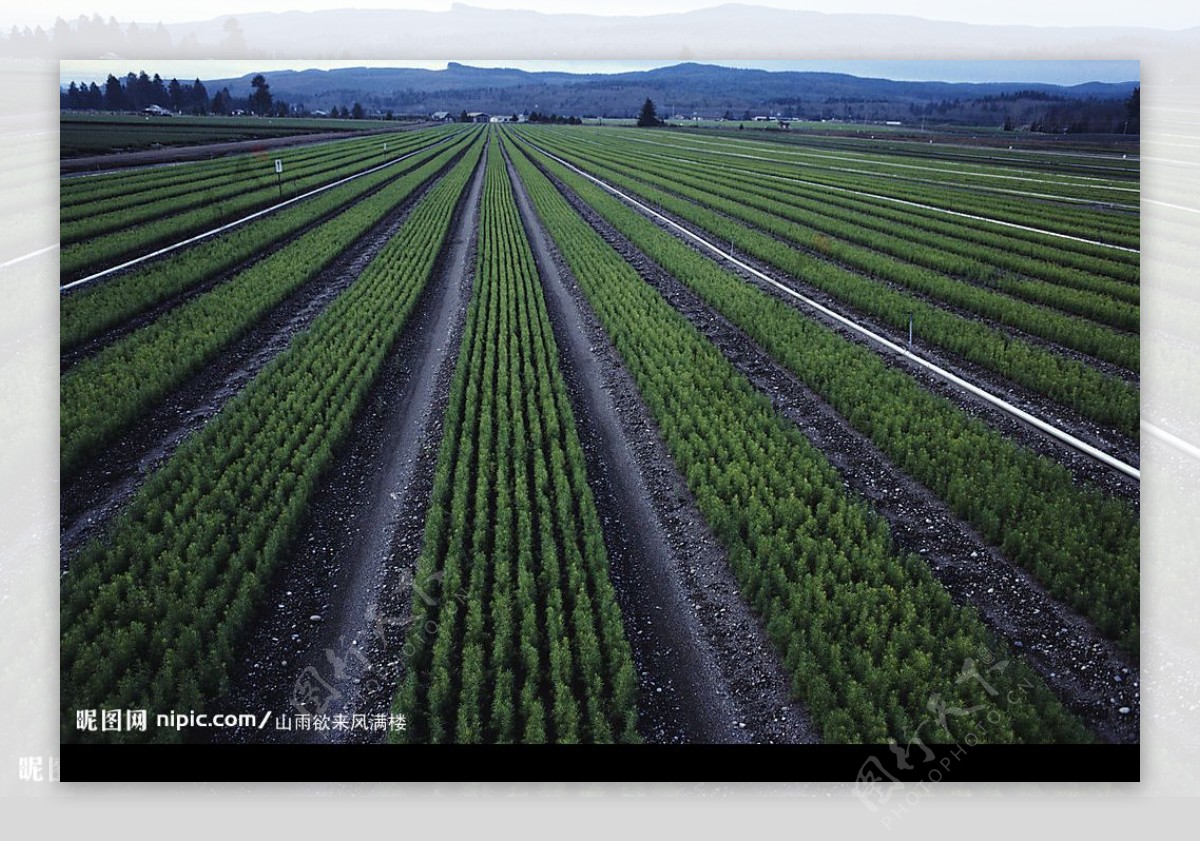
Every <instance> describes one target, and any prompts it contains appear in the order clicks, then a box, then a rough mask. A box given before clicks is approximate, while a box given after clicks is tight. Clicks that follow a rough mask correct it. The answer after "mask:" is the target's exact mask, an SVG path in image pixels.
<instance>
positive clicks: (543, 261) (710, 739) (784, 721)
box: [509, 164, 820, 743]
mask: <svg viewBox="0 0 1200 842" xmlns="http://www.w3.org/2000/svg"><path fill="white" fill-rule="evenodd" d="M509 173H510V177H511V178H512V180H513V184H514V187H515V192H516V196H517V205H518V208H519V210H520V212H521V217H522V220H523V221H524V223H525V227H526V231H527V233H528V234H529V239H530V243H531V245H532V246H533V251H534V256H535V259H536V261H537V265H538V269H539V272H540V274H541V276H542V285H543V289H544V290H545V293H546V302H547V305H548V307H549V310H550V315H551V322H552V324H553V327H554V332H555V338H556V340H557V343H558V345H559V352H560V362H561V364H562V369H563V373H564V375H565V377H566V380H567V384H568V393H569V396H570V399H571V403H572V410H573V412H574V414H575V419H576V423H577V425H578V428H579V433H580V436H581V438H582V441H583V445H584V451H585V454H586V456H587V463H588V464H587V467H588V479H589V483H590V484H591V486H592V490H593V493H594V495H595V497H596V502H597V506H598V508H599V511H600V515H601V518H602V521H603V524H604V531H605V545H606V547H607V549H608V553H609V559H610V563H611V569H612V576H613V582H614V585H615V587H616V589H617V595H618V601H619V602H620V605H621V611H622V616H623V618H624V621H625V629H626V635H627V637H628V638H629V641H630V643H631V645H632V647H633V652H634V659H635V661H636V663H637V667H638V675H639V697H638V709H639V712H640V720H639V728H640V730H641V732H642V735H643V737H644V738H645V739H646V740H647V741H648V742H671V743H680V742H684V743H730V742H733V743H739V742H754V743H814V742H818V741H819V739H820V738H819V735H818V733H817V731H816V729H815V728H814V727H813V726H812V724H811V722H810V721H809V719H808V716H807V714H806V712H805V711H804V710H803V709H802V708H801V707H800V706H799V705H798V704H797V703H796V702H795V701H794V700H792V699H791V697H790V692H789V690H790V686H791V685H790V681H789V679H788V677H787V675H786V673H785V671H784V669H783V667H782V664H781V663H780V662H779V659H778V658H777V656H776V654H775V650H774V647H773V646H772V645H771V642H770V639H769V638H768V637H767V634H766V630H765V628H764V627H763V625H762V623H761V622H760V621H759V620H758V618H757V617H755V616H754V615H753V614H752V613H751V612H750V610H749V608H748V607H747V606H746V604H745V602H744V601H743V600H742V599H741V597H740V596H739V592H738V586H737V583H736V582H735V581H734V578H733V574H732V572H731V571H730V568H729V564H728V560H727V558H726V555H725V552H724V550H723V548H722V547H721V546H720V544H719V543H718V542H717V541H716V539H715V538H714V537H713V535H712V533H711V532H710V531H709V529H708V527H707V525H706V524H705V522H704V519H703V517H702V515H701V514H700V511H699V509H698V508H697V506H696V503H695V500H694V499H693V498H692V496H691V493H690V492H689V491H688V488H687V484H686V482H685V481H684V479H683V478H682V476H680V474H679V472H678V471H677V470H676V469H675V466H674V462H673V461H672V459H671V457H670V455H669V454H668V452H667V449H666V446H665V445H664V444H663V442H662V439H661V437H660V436H659V433H658V429H657V427H656V425H655V423H654V421H653V419H652V417H651V415H650V412H649V410H648V408H647V407H646V406H645V404H644V403H643V401H642V399H641V396H640V394H639V393H638V390H637V387H636V385H635V384H634V382H633V378H632V376H631V375H630V374H629V372H628V370H627V369H626V368H625V366H624V364H623V363H622V361H621V358H620V355H619V354H618V353H617V352H616V349H615V348H613V346H612V344H611V342H610V340H609V339H608V336H607V334H606V333H605V332H604V329H603V327H602V326H601V324H600V322H599V320H598V319H597V317H596V316H595V314H594V313H593V312H592V310H591V308H590V306H589V305H588V303H587V301H586V299H585V298H584V296H583V294H582V292H581V290H580V289H579V286H578V283H577V281H576V279H575V278H574V276H573V275H572V274H571V272H570V269H569V268H568V267H567V266H566V264H565V262H564V261H563V260H562V257H561V255H560V254H559V253H558V252H557V249H556V248H555V247H554V244H553V241H552V240H551V239H550V237H549V236H548V235H547V234H546V232H545V231H544V230H543V228H542V226H541V223H540V222H539V221H538V218H537V216H536V213H535V212H534V210H533V208H532V205H531V204H530V202H529V199H528V196H527V195H526V193H525V190H524V187H523V185H522V184H521V182H520V180H519V178H518V177H517V176H516V173H515V171H514V170H513V169H512V168H511V164H510V169H509Z"/></svg>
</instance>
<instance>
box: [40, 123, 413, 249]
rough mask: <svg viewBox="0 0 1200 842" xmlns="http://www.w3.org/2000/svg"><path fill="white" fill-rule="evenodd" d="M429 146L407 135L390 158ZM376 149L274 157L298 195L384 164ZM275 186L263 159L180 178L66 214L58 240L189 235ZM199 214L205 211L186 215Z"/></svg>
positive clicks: (268, 196)
mask: <svg viewBox="0 0 1200 842" xmlns="http://www.w3.org/2000/svg"><path fill="white" fill-rule="evenodd" d="M427 142H429V139H428V138H426V137H422V136H419V135H405V136H403V137H402V138H401V142H400V143H398V144H394V145H395V147H396V148H395V149H393V150H391V154H392V155H393V156H395V155H400V154H403V153H404V152H407V151H410V150H412V149H414V148H418V147H420V146H422V145H424V143H427ZM379 148H380V147H379V146H378V145H376V144H371V146H370V147H368V148H367V149H364V148H362V144H361V143H360V144H358V145H357V146H356V147H346V146H341V145H338V146H335V147H334V148H333V149H332V150H329V149H323V148H321V147H319V146H318V147H311V148H308V149H303V148H302V149H301V150H300V151H299V152H298V153H297V152H292V153H290V154H289V153H284V152H277V153H275V154H276V155H280V156H282V157H281V160H286V164H287V166H286V175H287V188H288V191H289V192H291V193H302V192H304V191H305V190H308V189H309V188H312V187H319V186H320V185H322V184H328V183H329V182H331V181H336V180H337V179H339V178H342V177H344V176H347V175H352V174H353V173H355V172H357V171H359V170H362V169H367V168H369V167H371V166H374V165H378V164H380V163H382V162H383V160H382V159H381V157H380V155H379ZM368 149H369V151H368ZM372 153H373V154H372ZM278 182H279V177H277V176H276V174H275V168H274V165H273V163H272V159H270V158H265V159H263V160H262V161H261V162H259V164H258V166H255V167H254V168H253V169H252V170H251V171H249V172H245V173H227V174H222V175H221V176H219V177H216V178H210V179H201V178H193V179H190V180H188V179H183V180H181V183H178V182H177V183H175V184H171V185H165V186H162V187H158V188H156V189H153V190H146V191H141V192H139V193H137V194H134V195H131V194H125V195H123V196H121V197H120V198H119V200H114V199H105V200H102V201H100V202H89V203H87V205H85V206H84V207H82V208H80V209H79V211H80V214H79V216H78V217H77V218H75V219H68V218H67V214H66V213H65V212H64V213H63V214H62V215H60V220H59V224H60V228H59V240H60V242H61V243H62V245H63V246H64V247H65V246H72V245H74V244H76V243H80V242H83V241H86V240H94V239H96V238H98V237H101V236H104V235H108V234H114V233H116V232H119V231H122V230H124V229H126V228H134V227H137V226H144V225H145V224H146V223H148V222H152V221H161V222H165V221H166V220H168V219H172V218H174V219H175V220H176V223H177V225H178V226H179V232H180V234H179V235H180V236H181V237H182V236H187V234H188V233H191V232H192V231H197V230H203V228H204V227H205V226H212V225H218V224H220V223H221V222H223V221H226V220H228V219H232V218H235V215H237V214H244V213H247V212H250V211H253V210H257V209H258V208H260V207H266V206H267V205H270V204H272V203H273V202H274V201H278V200H279V193H280V192H282V191H281V189H280V187H279V186H277V183H278ZM197 209H203V210H204V211H205V212H204V213H190V214H188V213H185V212H186V211H196V210H197Z"/></svg>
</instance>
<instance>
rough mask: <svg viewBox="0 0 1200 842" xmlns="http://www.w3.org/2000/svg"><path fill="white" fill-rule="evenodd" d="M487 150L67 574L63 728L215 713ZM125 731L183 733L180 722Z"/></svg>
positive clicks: (423, 207)
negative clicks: (98, 712)
mask: <svg viewBox="0 0 1200 842" xmlns="http://www.w3.org/2000/svg"><path fill="white" fill-rule="evenodd" d="M479 153H480V146H479V145H478V144H476V145H475V146H473V147H472V150H471V151H470V152H469V153H468V154H467V156H466V157H465V158H464V159H463V160H462V161H460V162H459V163H458V164H457V165H456V166H455V168H454V169H453V170H452V171H451V172H450V173H449V174H448V175H447V176H446V177H445V178H444V179H443V180H442V181H441V182H439V184H438V185H437V186H436V187H435V188H433V189H432V190H431V191H430V192H429V193H428V194H427V195H426V196H425V197H424V198H423V199H422V200H421V202H420V203H419V204H418V205H417V207H416V208H415V209H414V210H413V212H412V214H411V216H410V217H409V219H408V220H407V222H406V223H405V225H404V226H403V228H402V229H401V230H400V232H399V233H398V234H397V235H396V237H395V238H394V239H393V240H391V241H390V242H389V243H388V245H387V246H386V247H385V248H384V250H383V251H382V252H381V253H380V254H379V256H378V257H377V258H376V259H375V260H373V261H372V262H371V264H370V265H369V266H368V267H367V268H366V270H364V272H363V274H362V276H361V278H360V279H359V281H358V282H357V283H356V284H354V285H353V286H352V287H350V289H349V290H347V291H346V292H345V293H344V294H342V295H341V296H339V297H338V298H337V300H336V301H334V302H333V304H331V305H330V307H329V308H328V309H327V310H326V311H325V312H324V313H322V314H321V315H320V316H319V317H318V318H317V320H316V321H315V322H314V323H313V325H312V328H311V329H310V330H308V331H307V332H305V333H304V334H302V335H301V336H299V337H297V339H296V340H295V341H294V342H293V343H292V345H291V346H290V347H289V348H288V349H287V350H286V351H285V352H284V353H282V354H281V355H280V356H279V357H277V358H276V359H275V360H274V361H273V362H272V363H271V364H270V365H268V366H267V367H266V368H265V369H264V370H263V371H262V372H261V373H260V374H259V375H258V376H257V377H256V378H255V379H254V380H253V381H252V382H251V383H250V384H249V385H248V386H247V387H246V388H245V389H244V390H243V391H242V392H240V393H239V394H238V395H237V396H236V397H234V398H233V399H232V400H231V401H230V402H229V404H228V405H227V406H226V407H225V408H224V409H223V410H222V411H221V413H220V414H219V415H218V416H217V417H216V418H214V419H213V420H212V421H211V422H210V423H209V424H208V425H207V426H205V427H204V429H203V430H201V431H200V432H199V433H197V434H196V435H195V436H193V437H192V438H190V439H188V440H187V441H186V442H184V444H183V445H182V446H181V447H180V448H179V450H178V451H177V452H176V453H175V455H174V456H173V457H172V458H171V459H170V460H169V461H168V462H167V463H166V464H165V465H164V466H163V467H162V468H161V469H160V470H159V471H158V472H156V473H155V474H154V475H153V476H151V477H150V478H149V480H148V481H147V482H146V484H145V485H144V486H143V487H142V488H141V490H139V492H138V493H137V495H136V496H135V498H134V499H133V501H132V502H131V503H130V506H129V508H128V509H126V511H125V512H124V513H123V514H122V515H120V516H119V517H118V519H117V520H116V522H115V523H114V524H113V526H112V528H111V529H110V530H109V532H108V534H107V535H106V536H105V537H104V538H102V539H99V540H97V541H95V542H93V543H92V544H90V545H89V546H88V547H87V548H86V549H85V550H84V551H83V552H82V553H81V554H80V555H79V556H78V557H77V558H76V559H74V560H73V561H72V562H71V566H70V570H69V571H68V572H67V574H66V575H65V576H64V577H63V579H62V648H61V681H62V706H63V720H62V736H63V739H64V740H65V741H76V740H88V739H102V740H103V739H106V738H109V737H112V736H113V735H112V734H104V733H94V734H93V733H88V732H83V733H80V732H78V731H77V730H76V729H75V727H74V726H75V716H74V711H75V710H77V709H95V708H104V709H138V708H140V709H146V710H150V711H156V710H157V711H160V712H161V711H170V710H180V711H187V710H195V711H203V710H205V709H206V708H207V707H208V706H209V705H210V704H211V701H212V700H213V699H214V698H216V697H217V696H219V695H220V694H221V693H223V692H225V691H226V688H227V682H228V676H229V669H230V665H231V662H232V659H233V656H234V652H235V651H236V647H237V645H238V643H239V641H240V640H241V638H242V636H243V634H244V632H245V629H246V628H247V627H248V624H249V623H250V622H251V620H252V619H253V617H254V615H255V612H256V610H257V608H258V605H259V603H260V602H261V600H262V597H263V594H264V591H265V588H266V587H267V584H268V582H269V581H270V579H271V576H272V574H273V572H274V570H275V569H276V568H277V567H278V566H279V565H280V563H281V562H282V561H283V559H284V558H285V557H286V554H287V549H288V546H289V543H290V542H291V541H292V540H294V538H295V536H296V535H297V533H298V530H299V528H300V526H301V524H302V522H303V519H304V516H305V513H306V511H307V508H308V504H309V501H310V499H311V498H312V495H313V493H314V490H315V489H316V488H317V485H318V482H319V480H320V478H321V475H322V472H323V471H325V470H326V469H327V468H328V466H329V465H330V463H331V460H332V458H333V455H334V453H335V452H336V450H337V449H338V447H339V444H340V443H341V442H342V441H343V440H344V438H345V435H346V434H347V431H348V430H349V428H350V425H351V423H352V421H353V419H354V417H355V414H356V413H357V412H358V410H359V408H360V407H361V406H362V404H363V401H364V400H365V399H366V397H367V395H368V393H369V391H370V389H371V386H372V383H373V382H374V381H375V379H376V376H377V375H378V373H379V371H380V370H381V367H382V365H383V363H384V360H385V358H386V356H387V354H388V352H389V350H390V349H391V348H392V347H393V346H394V345H395V342H396V340H397V338H398V337H399V335H400V333H401V331H402V330H403V328H404V326H405V324H406V323H407V320H408V318H409V314H410V313H411V312H412V311H413V308H414V306H415V304H416V302H417V300H418V298H419V296H420V294H421V291H422V290H423V289H424V287H425V285H426V284H427V282H428V279H429V278H430V276H431V274H432V272H433V269H434V266H435V262H436V259H437V256H438V254H439V253H440V251H441V246H442V244H443V243H444V242H445V241H446V237H447V233H448V231H449V229H450V222H451V219H452V217H453V213H454V208H455V206H456V204H457V203H458V201H459V198H460V196H461V195H462V192H463V189H464V187H465V185H466V184H467V181H468V179H469V177H470V175H471V173H472V171H473V170H474V168H475V166H476V165H477V163H478V160H479ZM114 738H115V739H126V740H128V739H137V738H145V739H150V740H158V741H162V740H171V739H175V740H178V739H180V735H179V734H177V733H175V732H173V731H157V732H155V731H151V732H148V733H146V734H145V735H139V734H138V733H137V732H132V733H128V732H122V733H121V734H119V735H118V736H116V737H114Z"/></svg>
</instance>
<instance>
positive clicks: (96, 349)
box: [59, 150, 462, 374]
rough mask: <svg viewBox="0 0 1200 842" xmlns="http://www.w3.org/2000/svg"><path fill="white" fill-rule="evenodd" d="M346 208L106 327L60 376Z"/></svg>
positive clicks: (62, 364) (64, 361)
mask: <svg viewBox="0 0 1200 842" xmlns="http://www.w3.org/2000/svg"><path fill="white" fill-rule="evenodd" d="M422 151H424V150H422ZM461 156H462V153H461V150H460V152H459V154H457V155H455V156H454V158H453V159H452V160H451V161H449V162H448V163H447V164H446V166H445V167H442V168H441V169H439V170H438V172H437V173H436V174H435V175H434V176H432V178H433V179H437V178H441V177H442V176H443V175H445V174H446V173H447V172H449V171H450V168H451V167H452V166H454V164H455V163H457V161H458V159H459V158H460V157H461ZM420 166H421V163H417V164H413V165H412V166H408V167H405V168H403V169H402V170H398V171H397V172H396V173H395V174H394V177H392V178H390V179H388V180H386V181H384V182H381V183H380V184H379V185H377V186H375V187H373V188H371V189H370V190H369V191H367V192H366V193H364V194H363V195H361V196H359V197H358V198H357V199H355V200H354V201H355V202H361V201H363V200H365V199H368V198H370V197H371V196H374V195H375V194H376V193H378V192H379V191H380V190H383V189H384V188H385V187H387V186H388V185H390V184H392V183H393V182H395V181H396V179H398V178H402V177H404V176H405V175H406V174H408V173H410V172H412V171H413V170H414V169H417V168H418V167H420ZM349 207H350V205H344V206H342V207H340V208H335V209H334V210H331V211H329V212H328V213H326V214H322V215H321V216H320V217H319V218H317V219H314V220H313V221H311V222H309V223H308V224H307V225H304V226H303V227H301V228H299V229H297V230H296V231H295V232H294V233H293V234H290V235H288V236H286V237H283V238H281V239H279V240H276V241H275V242H273V243H271V244H270V245H268V246H267V247H266V248H264V249H263V250H262V251H260V252H258V253H256V254H255V255H253V256H252V257H249V258H247V259H246V260H243V261H242V262H241V263H238V264H237V265H236V266H233V267H232V268H230V269H227V270H225V271H224V272H221V273H219V274H217V275H216V276H214V277H212V278H209V279H207V280H204V281H201V282H200V283H198V284H196V285H195V286H192V287H189V288H188V289H185V290H181V291H180V292H178V293H176V294H175V295H172V296H171V297H170V298H167V299H165V300H164V301H161V302H159V303H158V304H155V305H154V306H153V307H151V308H150V309H148V310H144V311H142V312H141V313H138V314H137V315H135V316H133V317H131V318H129V319H127V320H126V321H124V322H122V323H121V324H119V325H116V326H114V327H112V328H109V329H108V330H106V331H104V332H103V333H101V334H100V335H99V336H96V337H94V338H92V339H89V340H88V341H86V342H84V343H82V344H80V345H78V346H77V347H75V348H72V349H71V350H69V351H66V352H64V353H62V354H61V355H60V357H59V373H60V374H65V373H66V372H67V371H68V370H70V369H71V368H73V367H74V366H75V365H77V364H78V363H80V362H82V361H83V360H86V359H88V358H90V357H94V356H96V354H98V353H100V352H101V351H102V350H104V349H105V348H107V347H108V346H109V345H112V344H113V343H114V342H117V341H119V340H120V339H122V338H124V337H125V336H127V335H129V334H130V333H133V332H134V331H136V330H139V329H141V328H143V327H145V326H146V325H148V324H150V323H152V322H154V321H155V320H156V319H158V318H159V317H161V316H162V315H163V314H165V313H168V312H170V311H171V310H174V309H175V308H176V307H178V306H180V305H181V304H185V303H187V302H188V301H191V300H192V299H193V298H198V297H200V296H201V295H203V294H204V293H206V292H208V291H209V290H211V289H213V287H216V286H218V285H219V284H222V283H224V282H226V281H229V280H232V279H233V278H235V277H237V276H238V275H240V274H241V273H242V272H244V271H246V270H247V269H249V268H250V267H251V266H253V265H254V264H256V263H259V262H261V261H262V260H264V259H266V258H268V257H270V256H271V255H272V254H275V252H277V251H280V250H282V249H284V248H287V247H288V246H289V245H291V244H292V243H294V242H295V241H296V240H298V239H300V238H301V237H303V236H304V235H305V234H307V233H309V232H310V231H312V230H313V229H314V228H317V227H318V226H320V225H322V224H324V223H326V222H328V221H329V220H331V219H333V218H334V217H335V216H337V215H338V214H341V213H344V212H345V211H347V210H348V209H349ZM264 218H265V217H264ZM155 262H157V261H155ZM143 265H151V264H149V263H147V264H143ZM138 268H141V267H138ZM134 271H137V269H135V268H133V267H131V268H130V269H129V270H127V272H122V273H119V274H117V275H114V276H113V278H112V280H116V279H117V278H119V277H121V276H122V275H125V274H128V273H131V272H134Z"/></svg>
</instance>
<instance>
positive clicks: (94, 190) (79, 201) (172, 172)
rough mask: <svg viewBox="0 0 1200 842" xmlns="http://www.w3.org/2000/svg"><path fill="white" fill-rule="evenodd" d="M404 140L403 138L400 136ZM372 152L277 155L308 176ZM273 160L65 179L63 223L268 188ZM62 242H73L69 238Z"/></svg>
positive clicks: (346, 143)
mask: <svg viewBox="0 0 1200 842" xmlns="http://www.w3.org/2000/svg"><path fill="white" fill-rule="evenodd" d="M401 139H405V137H404V136H401ZM370 152H374V153H376V156H378V152H379V146H378V145H377V144H375V143H370V144H367V143H366V142H364V141H363V140H362V139H355V140H342V141H334V142H329V143H316V144H309V145H304V146H298V147H293V148H289V149H286V150H279V151H277V152H275V153H274V154H275V155H276V156H279V155H284V156H286V158H287V161H288V164H289V165H290V166H289V167H288V169H289V171H295V170H296V169H300V170H301V171H307V170H308V169H310V168H312V167H313V166H324V165H329V164H331V163H332V164H337V163H344V162H346V161H348V160H350V159H353V158H358V159H363V158H365V156H366V155H367V154H369V153H370ZM272 160H273V158H272V157H271V156H270V155H268V153H267V152H266V151H263V152H259V153H256V154H253V155H232V156H227V157H224V158H216V159H210V160H206V161H193V162H189V163H184V164H177V165H173V166H166V167H144V168H141V169H129V170H122V171H120V172H119V173H112V174H106V175H97V176H84V177H69V178H66V179H64V180H63V189H62V193H63V196H62V200H61V208H60V209H59V222H60V224H61V225H62V226H63V229H64V234H65V232H66V231H67V230H69V226H70V225H71V224H72V223H77V222H79V221H80V220H84V219H86V218H88V217H97V216H102V215H104V214H108V213H111V212H114V211H124V212H129V211H131V210H133V209H134V208H136V207H139V206H144V205H146V204H148V203H150V202H153V201H158V200H162V199H169V198H179V197H180V196H185V195H187V194H188V193H193V192H194V193H197V194H201V195H203V194H205V193H206V192H207V191H209V190H210V189H211V188H213V187H219V186H232V185H235V184H241V185H242V189H246V187H248V186H249V185H251V184H252V183H254V182H262V183H263V184H265V183H266V182H267V180H268V177H269V178H270V180H271V182H272V183H274V180H275V178H274V176H275V170H274V167H273V165H272ZM63 239H64V241H69V240H68V239H67V237H66V236H64V237H63ZM71 239H76V238H71Z"/></svg>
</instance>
